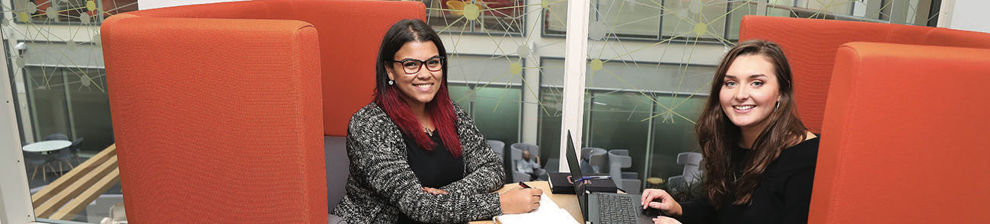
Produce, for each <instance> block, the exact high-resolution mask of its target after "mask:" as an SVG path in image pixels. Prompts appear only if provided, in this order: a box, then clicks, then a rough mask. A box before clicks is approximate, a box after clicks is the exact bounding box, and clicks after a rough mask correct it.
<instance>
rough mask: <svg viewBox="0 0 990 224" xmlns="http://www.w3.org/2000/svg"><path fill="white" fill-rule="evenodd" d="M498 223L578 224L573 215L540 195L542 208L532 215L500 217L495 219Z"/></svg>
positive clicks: (545, 196)
mask: <svg viewBox="0 0 990 224" xmlns="http://www.w3.org/2000/svg"><path fill="white" fill-rule="evenodd" d="M494 220H495V222H496V223H502V224H515V223H540V224H578V222H577V220H574V217H571V213H568V212H567V210H564V209H563V208H560V207H559V206H557V203H553V200H550V197H547V195H546V194H542V195H540V207H539V208H536V210H534V211H532V212H530V213H524V214H511V215H500V216H495V218H494Z"/></svg>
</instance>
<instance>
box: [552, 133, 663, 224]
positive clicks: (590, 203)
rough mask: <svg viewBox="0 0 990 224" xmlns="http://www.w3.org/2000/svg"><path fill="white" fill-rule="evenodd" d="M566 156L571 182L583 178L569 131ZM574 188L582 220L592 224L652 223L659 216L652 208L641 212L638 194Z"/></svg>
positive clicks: (576, 186)
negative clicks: (582, 215) (582, 216)
mask: <svg viewBox="0 0 990 224" xmlns="http://www.w3.org/2000/svg"><path fill="white" fill-rule="evenodd" d="M566 154H567V166H568V167H569V168H570V170H571V178H572V180H576V179H578V178H581V177H584V176H583V175H582V174H581V166H580V165H579V164H578V159H577V151H576V150H575V149H574V140H573V139H572V138H571V132H570V131H567V153H566ZM607 181H612V180H607ZM574 188H575V190H574V192H575V194H576V195H577V197H578V204H580V205H581V213H583V214H584V220H587V221H589V222H591V223H592V224H612V223H622V224H625V223H653V218H656V217H657V215H659V212H656V210H655V209H652V208H651V209H646V210H643V206H642V205H641V204H640V203H639V198H640V195H639V194H617V193H604V192H588V191H585V190H583V189H580V188H578V185H577V184H575V185H574Z"/></svg>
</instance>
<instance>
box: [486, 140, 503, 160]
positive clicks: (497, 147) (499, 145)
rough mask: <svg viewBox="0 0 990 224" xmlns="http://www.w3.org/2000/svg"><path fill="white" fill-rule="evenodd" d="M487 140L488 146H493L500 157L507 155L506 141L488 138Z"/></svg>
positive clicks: (493, 149)
mask: <svg viewBox="0 0 990 224" xmlns="http://www.w3.org/2000/svg"><path fill="white" fill-rule="evenodd" d="M485 142H488V146H491V147H492V151H495V154H498V157H499V158H502V156H503V155H505V142H502V141H499V140H487V141H485Z"/></svg>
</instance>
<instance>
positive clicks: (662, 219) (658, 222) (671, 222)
mask: <svg viewBox="0 0 990 224" xmlns="http://www.w3.org/2000/svg"><path fill="white" fill-rule="evenodd" d="M653 224H681V222H680V221H677V219H674V218H671V217H667V216H657V217H656V218H653Z"/></svg>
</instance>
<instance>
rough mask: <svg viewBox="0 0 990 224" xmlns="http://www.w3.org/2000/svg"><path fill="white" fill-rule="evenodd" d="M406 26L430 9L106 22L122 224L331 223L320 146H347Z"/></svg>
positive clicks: (271, 9)
mask: <svg viewBox="0 0 990 224" xmlns="http://www.w3.org/2000/svg"><path fill="white" fill-rule="evenodd" d="M402 18H420V19H422V18H425V6H423V4H422V3H419V2H375V1H327V0H299V1H289V0H273V1H246V2H228V3H217V4H204V5H192V6H181V7H172V8H162V9H154V10H144V11H137V12H131V13H123V14H119V15H115V16H112V17H110V18H108V19H107V20H106V21H105V22H104V23H103V25H102V27H101V29H102V31H101V33H102V43H103V48H104V57H105V62H106V63H105V64H106V71H107V83H108V85H109V89H110V91H109V94H110V102H111V114H112V118H113V122H114V133H115V139H116V141H117V148H118V157H119V166H120V170H121V171H120V172H121V183H122V186H124V187H123V192H124V201H125V206H126V207H127V213H128V219H129V220H131V221H133V222H135V223H156V222H167V223H201V222H207V223H216V222H221V223H256V222H275V223H325V222H326V220H327V211H328V205H327V187H326V184H327V182H326V181H327V180H326V179H325V177H326V171H325V170H324V167H325V160H324V147H323V135H338V136H343V135H345V133H346V124H347V120H348V119H349V118H350V115H351V114H352V113H353V112H354V111H357V110H358V109H359V108H360V107H361V106H363V105H364V104H366V103H368V102H370V101H371V96H372V92H373V91H372V90H373V88H374V79H375V75H374V61H375V56H376V55H377V50H378V45H379V43H380V41H381V38H382V36H383V34H384V32H385V30H386V29H387V28H388V27H389V26H390V25H391V24H392V23H394V22H396V21H398V20H400V19H402ZM324 121H325V122H324Z"/></svg>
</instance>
